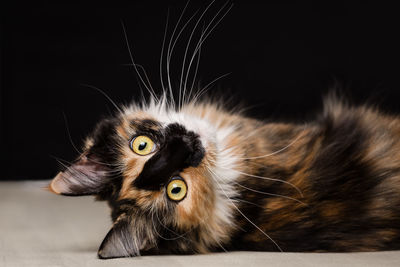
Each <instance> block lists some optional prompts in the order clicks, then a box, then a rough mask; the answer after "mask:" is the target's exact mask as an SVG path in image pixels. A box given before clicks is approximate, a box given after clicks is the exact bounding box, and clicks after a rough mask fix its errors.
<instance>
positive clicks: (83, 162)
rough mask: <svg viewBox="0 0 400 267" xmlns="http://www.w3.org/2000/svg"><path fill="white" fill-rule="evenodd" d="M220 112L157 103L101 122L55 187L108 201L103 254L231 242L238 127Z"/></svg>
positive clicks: (202, 249) (64, 192) (187, 249)
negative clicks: (234, 146)
mask: <svg viewBox="0 0 400 267" xmlns="http://www.w3.org/2000/svg"><path fill="white" fill-rule="evenodd" d="M216 112H218V111H217V109H216V108H215V107H212V106H206V105H197V106H196V105H188V106H186V107H185V108H183V109H182V110H180V111H179V112H178V111H176V109H174V108H171V107H169V106H168V105H167V104H166V103H165V101H161V102H156V101H152V102H151V103H150V104H149V105H142V106H138V105H132V106H130V107H128V108H125V109H124V110H123V111H122V112H121V113H118V114H117V115H116V116H115V117H111V118H107V119H104V120H102V121H101V122H99V123H98V125H97V126H96V128H95V129H94V131H93V132H92V134H90V135H89V137H87V139H86V141H85V144H84V148H83V152H82V154H81V155H80V156H79V158H78V159H77V160H76V161H75V162H74V163H73V164H72V165H70V166H68V167H67V168H66V169H65V170H64V171H62V172H60V173H59V174H58V175H57V176H56V177H55V178H54V179H53V181H52V182H51V184H50V189H51V190H52V191H54V192H55V193H58V194H62V195H70V196H81V195H95V196H96V197H97V198H98V199H100V200H107V201H108V203H109V205H110V207H111V210H112V219H113V227H112V229H111V230H110V231H109V233H108V234H107V236H106V238H105V239H104V241H103V243H102V244H101V246H100V249H99V257H101V258H111V257H123V256H134V255H140V254H143V253H147V252H149V253H151V252H152V251H155V252H157V253H161V252H163V251H166V252H174V251H176V252H186V253H193V252H206V251H207V250H208V249H209V248H212V247H218V244H220V243H223V242H225V241H227V239H228V238H229V234H230V232H231V231H232V230H233V229H234V223H233V218H232V216H233V215H232V203H231V200H230V199H229V197H233V196H234V195H235V193H234V191H233V190H232V186H231V185H230V184H229V181H228V180H229V179H228V178H230V176H233V175H235V174H234V173H230V171H229V166H230V165H231V164H233V163H234V157H233V156H232V155H230V153H233V152H234V150H233V149H232V142H233V140H231V139H230V138H231V133H232V131H234V129H233V128H223V127H222V128H221V125H223V123H224V122H216V121H213V117H214V116H215V113H216ZM227 119H229V118H228V117H227ZM224 166H225V168H224ZM221 167H222V168H221Z"/></svg>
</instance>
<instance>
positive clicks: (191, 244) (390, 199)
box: [51, 99, 400, 258]
mask: <svg viewBox="0 0 400 267" xmlns="http://www.w3.org/2000/svg"><path fill="white" fill-rule="evenodd" d="M138 133H140V134H147V135H149V136H153V137H154V140H156V142H158V146H159V148H158V151H156V152H155V153H154V154H151V155H148V156H140V155H137V154H135V153H133V152H132V150H131V149H130V148H129V145H128V144H129V141H130V139H131V138H132V136H135V135H137V134H138ZM399 137H400V121H399V119H398V118H396V117H393V116H388V115H383V114H380V113H379V112H377V111H375V110H372V109H370V108H367V107H358V108H355V107H348V106H345V105H343V104H341V103H340V102H338V101H337V100H329V101H327V102H326V103H325V110H324V112H323V114H322V115H321V116H320V117H319V118H318V119H317V120H315V121H312V122H309V123H307V124H305V125H297V124H289V123H263V122H261V121H257V120H254V119H251V118H247V117H245V116H242V115H238V114H235V113H230V112H227V111H224V110H223V109H221V108H220V107H218V106H217V105H213V104H210V103H203V104H200V103H189V104H187V105H185V106H183V107H182V109H180V110H179V111H177V110H175V109H174V108H172V107H170V106H168V105H167V104H166V101H165V99H164V100H161V101H160V102H157V101H154V100H153V101H152V102H151V103H150V104H149V105H142V106H137V105H132V106H130V107H128V108H125V109H124V110H123V113H120V114H118V115H117V116H115V117H114V118H109V119H105V120H103V121H102V122H100V123H99V124H98V126H97V127H96V129H95V130H94V132H93V134H92V135H90V137H88V139H87V141H86V144H85V147H84V152H83V153H82V155H81V156H80V158H79V159H78V160H77V161H76V162H75V163H74V164H72V165H71V166H69V167H68V168H67V169H66V170H65V171H63V172H62V173H60V174H59V175H58V176H57V177H56V178H55V179H54V180H53V181H52V183H51V189H52V190H53V191H54V192H56V193H60V194H64V195H87V194H94V195H96V196H97V198H98V199H100V200H107V201H108V203H109V204H110V207H111V209H112V218H113V221H114V226H113V228H112V229H111V230H110V232H109V233H108V234H107V236H106V238H105V239H104V241H103V243H102V245H101V247H100V249H99V257H101V258H110V257H121V256H136V255H140V254H147V253H158V254H159V253H206V252H210V251H221V250H238V249H239V250H265V251H373V250H383V249H399V248H400V164H399V160H400V141H399V140H400V138H399ZM174 138H175V139H177V140H180V141H173V142H172V141H170V140H171V139H174ZM182 140H183V141H182ZM171 142H172V143H171ZM186 146H187V148H182V147H186ZM182 149H183V150H182ZM166 150H168V151H167V152H166ZM182 151H183V152H182ZM182 153H183V154H182ZM180 154H181V155H180ZM162 157H164V159H163V160H162V161H165V162H166V164H164V165H163V166H158V165H154V164H157V163H154V162H156V161H157V160H159V158H162ZM154 158H157V160H153V159H154ZM152 160H153V161H152ZM149 164H150V165H149ZM146 166H150V169H149V170H146V168H147V169H148V167H146ZM154 168H155V169H158V171H156V172H155V173H152V171H154ZM145 170H146V175H145V176H143V173H144V172H145ZM175 174H178V175H180V176H181V177H182V178H183V179H184V180H185V181H186V183H187V185H188V194H187V197H186V198H185V199H183V200H182V201H180V202H174V201H171V200H169V199H168V197H167V195H166V192H165V185H166V183H167V181H168V179H169V178H170V177H171V176H172V175H175ZM143 177H144V178H143ZM141 179H144V180H143V181H141Z"/></svg>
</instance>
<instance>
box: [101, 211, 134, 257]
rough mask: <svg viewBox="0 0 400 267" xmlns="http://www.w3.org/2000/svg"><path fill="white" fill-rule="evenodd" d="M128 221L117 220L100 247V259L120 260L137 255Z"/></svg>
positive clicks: (124, 219)
mask: <svg viewBox="0 0 400 267" xmlns="http://www.w3.org/2000/svg"><path fill="white" fill-rule="evenodd" d="M130 229H131V227H130V223H129V221H128V219H127V218H126V217H124V218H118V219H117V221H116V222H115V223H114V225H113V227H112V228H111V230H110V231H109V232H108V234H107V235H106V237H105V238H104V240H103V242H102V243H101V245H100V248H99V251H98V252H97V255H98V257H99V258H100V259H110V258H122V257H131V256H138V255H139V248H138V247H137V246H138V244H136V243H134V241H135V240H134V238H135V237H133V236H132V233H131V230H130Z"/></svg>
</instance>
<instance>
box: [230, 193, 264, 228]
mask: <svg viewBox="0 0 400 267" xmlns="http://www.w3.org/2000/svg"><path fill="white" fill-rule="evenodd" d="M231 199H232V200H234V201H238V202H243V203H247V204H250V205H253V206H256V207H259V208H264V207H263V206H261V205H258V204H256V203H254V202H251V201H247V200H244V199H239V198H231ZM242 230H243V231H245V230H244V229H242Z"/></svg>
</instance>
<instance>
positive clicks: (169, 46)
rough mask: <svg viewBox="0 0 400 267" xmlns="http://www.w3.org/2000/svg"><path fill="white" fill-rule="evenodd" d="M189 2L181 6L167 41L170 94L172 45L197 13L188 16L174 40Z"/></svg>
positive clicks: (170, 86)
mask: <svg viewBox="0 0 400 267" xmlns="http://www.w3.org/2000/svg"><path fill="white" fill-rule="evenodd" d="M189 2H190V0H189V1H187V2H186V5H185V7H184V8H183V10H182V12H181V15H180V16H179V19H178V21H177V22H176V24H175V27H174V30H173V31H172V35H171V37H170V39H169V42H168V49H167V60H166V61H167V62H166V68H167V81H168V87H169V91H170V94H171V95H173V92H172V85H171V76H170V62H171V55H172V53H173V51H174V47H175V44H176V42H177V40H178V39H179V36H180V35H181V33H182V32H183V30H184V29H185V28H186V26H187V25H188V24H189V22H190V21H191V20H192V18H193V17H194V16H195V15H196V13H197V12H196V13H195V14H193V15H192V16H191V17H190V18H189V20H188V21H187V22H186V23H185V25H184V26H183V27H182V29H181V30H180V31H179V33H178V36H177V37H176V39H175V40H174V37H175V33H176V30H177V29H178V26H179V24H180V22H181V20H182V17H183V15H184V14H185V11H186V9H187V7H188V5H189ZM173 40H174V41H173ZM172 43H173V44H172ZM171 45H172V48H171Z"/></svg>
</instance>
